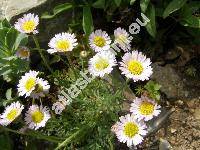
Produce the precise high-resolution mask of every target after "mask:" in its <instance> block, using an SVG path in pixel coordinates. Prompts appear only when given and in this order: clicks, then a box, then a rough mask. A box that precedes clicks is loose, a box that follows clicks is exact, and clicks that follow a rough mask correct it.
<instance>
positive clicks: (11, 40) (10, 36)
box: [6, 27, 19, 51]
mask: <svg viewBox="0 0 200 150" xmlns="http://www.w3.org/2000/svg"><path fill="white" fill-rule="evenodd" d="M18 34H19V32H18V31H17V30H16V29H15V28H13V27H12V28H10V30H9V31H8V33H7V35H6V46H7V48H8V49H9V50H10V51H11V50H13V45H14V44H15V41H16V38H17V36H18Z"/></svg>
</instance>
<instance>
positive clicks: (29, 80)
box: [25, 78, 35, 91]
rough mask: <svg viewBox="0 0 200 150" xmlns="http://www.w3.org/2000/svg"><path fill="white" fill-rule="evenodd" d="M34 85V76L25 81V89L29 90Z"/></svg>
mask: <svg viewBox="0 0 200 150" xmlns="http://www.w3.org/2000/svg"><path fill="white" fill-rule="evenodd" d="M34 86H35V78H30V79H28V80H27V81H26V84H25V89H26V90H27V91H30V90H31V89H32V88H33V87H34Z"/></svg>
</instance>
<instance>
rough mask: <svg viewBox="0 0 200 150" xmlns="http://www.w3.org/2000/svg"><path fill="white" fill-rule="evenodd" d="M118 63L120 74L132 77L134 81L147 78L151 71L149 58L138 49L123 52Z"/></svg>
mask: <svg viewBox="0 0 200 150" xmlns="http://www.w3.org/2000/svg"><path fill="white" fill-rule="evenodd" d="M120 65H121V67H119V69H120V70H121V71H122V74H124V75H125V76H126V77H127V78H131V79H133V81H134V82H136V81H139V80H142V81H144V80H149V78H150V76H151V75H152V73H153V71H152V67H151V66H150V65H151V60H150V59H149V58H146V56H145V55H143V54H142V53H141V52H138V51H133V52H132V53H130V52H127V53H125V55H124V56H123V57H122V62H120Z"/></svg>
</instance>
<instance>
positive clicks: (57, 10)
mask: <svg viewBox="0 0 200 150" xmlns="http://www.w3.org/2000/svg"><path fill="white" fill-rule="evenodd" d="M72 7H73V5H72V4H71V3H64V4H61V5H58V6H56V7H55V8H54V9H53V14H52V15H51V14H49V13H48V12H45V13H44V14H42V16H41V18H42V19H51V18H53V17H55V16H56V15H58V14H60V13H61V12H63V11H66V10H69V9H71V8H72Z"/></svg>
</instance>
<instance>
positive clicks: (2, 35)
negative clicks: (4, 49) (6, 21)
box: [0, 28, 9, 46]
mask: <svg viewBox="0 0 200 150" xmlns="http://www.w3.org/2000/svg"><path fill="white" fill-rule="evenodd" d="M8 31H9V28H3V29H0V45H1V46H5V43H6V42H5V41H6V34H7V33H8Z"/></svg>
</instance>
